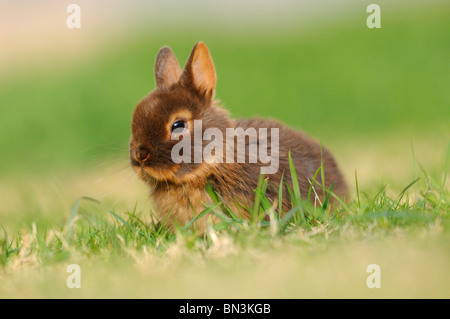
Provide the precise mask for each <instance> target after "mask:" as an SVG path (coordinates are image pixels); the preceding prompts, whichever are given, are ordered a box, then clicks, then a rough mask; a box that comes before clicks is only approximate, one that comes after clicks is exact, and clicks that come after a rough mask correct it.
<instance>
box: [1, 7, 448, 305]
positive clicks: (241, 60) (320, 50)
mask: <svg viewBox="0 0 450 319" xmlns="http://www.w3.org/2000/svg"><path fill="white" fill-rule="evenodd" d="M72 2H73V1H61V0H41V1H39V2H36V1H30V0H18V1H4V0H0V112H1V116H0V226H1V228H2V230H1V232H0V234H1V236H3V237H1V238H0V239H2V238H4V237H5V236H7V235H8V236H9V237H8V238H7V239H8V240H11V241H17V242H18V246H19V247H21V248H22V249H21V250H20V254H18V257H17V258H11V260H12V261H11V262H10V263H9V264H8V268H5V269H7V270H6V271H2V272H0V283H1V284H0V296H6V297H9V298H10V297H11V296H12V297H14V296H19V297H27V296H32V297H33V296H38V297H42V296H59V297H60V296H63V297H64V296H65V297H73V296H80V295H77V293H76V292H74V291H73V290H69V289H66V287H65V286H64V285H63V283H64V282H65V278H66V276H67V273H66V272H65V267H62V266H61V264H49V265H47V268H46V267H40V266H42V264H43V262H42V261H45V260H46V258H47V257H46V256H47V253H48V252H47V251H45V250H44V251H43V252H40V251H38V252H35V251H33V250H32V248H30V247H28V246H27V245H29V243H30V241H32V239H33V238H34V239H36V238H37V237H38V236H37V235H36V234H40V233H42V232H44V233H45V234H50V235H48V237H47V240H48V241H50V239H48V238H49V237H51V236H53V235H54V233H53V231H54V230H55V234H56V233H57V232H58V231H59V230H62V229H63V228H64V225H65V224H66V223H67V220H68V217H69V215H70V212H71V210H72V207H73V206H74V203H75V202H76V201H77V199H79V198H80V197H81V196H89V197H93V198H95V199H98V200H99V201H100V203H101V205H97V204H92V203H88V202H83V204H82V205H81V208H80V211H83V212H87V211H89V212H91V213H92V214H91V215H95V213H96V212H98V214H99V216H101V217H102V218H103V217H105V216H106V217H108V216H109V215H108V212H109V211H111V210H113V211H115V212H117V213H118V214H119V215H121V216H126V213H127V212H131V211H134V210H135V211H136V212H137V214H138V215H139V216H141V217H142V219H143V220H144V221H145V222H148V221H149V219H150V217H149V215H150V214H149V211H150V207H149V206H150V204H149V201H148V193H147V192H148V189H147V187H146V186H145V185H144V184H143V183H140V182H139V181H138V178H137V177H136V176H135V174H134V172H133V171H132V170H131V169H130V167H129V163H128V141H129V138H130V121H131V115H132V112H133V109H134V107H135V105H136V103H137V102H138V101H139V100H140V99H141V98H142V97H143V96H145V95H146V94H148V92H150V91H151V90H152V89H153V88H154V75H153V64H154V61H155V58H156V55H157V53H158V50H159V49H160V48H161V47H163V46H165V45H168V46H170V47H171V48H172V49H173V51H174V52H175V54H176V55H177V57H178V59H179V61H180V64H182V65H184V63H185V61H186V59H187V57H188V56H189V53H190V51H191V49H192V47H193V46H194V44H195V43H196V42H198V41H200V40H201V41H204V42H205V43H206V44H207V45H208V47H209V49H210V52H211V54H212V57H213V60H214V63H215V67H216V71H217V74H218V81H217V91H216V97H217V98H218V99H219V100H221V101H222V105H223V106H224V107H225V108H227V109H228V110H229V111H230V112H231V114H232V116H234V117H250V116H261V117H274V118H278V119H280V120H282V121H284V122H285V123H287V124H288V125H290V126H292V127H295V128H298V129H301V130H303V131H305V132H306V133H308V134H309V135H311V136H313V137H314V138H316V139H318V140H321V141H323V143H324V145H326V146H327V147H328V148H329V149H330V150H331V151H332V152H333V153H334V154H335V156H336V158H337V161H338V163H339V165H340V166H341V168H342V170H343V172H344V174H345V176H346V178H347V180H348V182H349V184H350V187H351V189H352V192H353V193H355V191H354V189H355V185H354V184H355V182H354V174H355V171H356V172H357V173H358V181H359V185H360V187H361V190H362V191H366V190H367V189H369V191H368V192H367V193H368V194H369V196H368V197H370V198H371V197H373V196H372V195H374V194H377V192H378V191H379V189H380V184H382V185H386V184H388V187H387V192H389V193H390V194H393V196H392V198H397V196H398V194H399V193H400V192H401V190H402V189H404V188H405V186H406V185H408V184H409V183H410V182H411V181H413V180H414V179H415V177H417V176H418V175H419V173H418V171H419V170H420V168H419V165H418V164H421V165H422V167H423V168H424V169H425V170H426V171H427V172H428V173H429V174H430V175H429V176H432V177H433V178H435V180H436V181H438V182H441V181H442V180H443V176H444V172H445V159H446V152H447V148H448V145H449V137H450V128H449V127H450V126H449V123H450V107H449V106H450V93H449V89H448V87H449V83H450V78H449V76H450V60H449V51H450V41H449V34H450V23H449V19H448V17H449V14H450V4H449V1H439V0H434V1H406V0H405V1H403V0H397V1H388V0H381V1H377V2H376V3H377V4H378V5H379V6H380V8H381V29H369V28H368V27H367V25H366V19H367V17H368V16H369V13H367V12H366V8H367V6H368V5H369V4H370V3H372V1H361V0H345V1H336V0H323V1H316V0H302V1H295V0H280V1H256V0H249V1H238V0H228V1H206V0H195V1H180V0H171V1H144V0H130V1H119V0H109V1H106V0H103V1H100V0H99V1H91V0H77V1H76V3H77V4H79V6H80V8H81V28H80V29H69V28H67V26H66V19H67V17H68V16H69V13H67V12H66V8H67V6H68V5H69V4H70V3H72ZM416 161H417V162H416ZM447 164H448V163H447ZM380 182H381V183H380ZM420 183H421V185H424V186H420V187H421V188H414V187H416V186H417V185H414V187H413V188H411V192H416V195H417V192H419V190H426V189H428V190H430V185H429V184H428V183H430V180H429V179H424V178H423V179H422V180H421V181H420ZM447 185H448V183H447ZM383 189H384V188H383ZM433 189H435V188H431V192H432V191H433ZM447 189H448V186H447ZM371 191H373V192H371ZM363 195H366V194H364V192H362V193H361V196H363ZM374 196H375V195H374ZM411 200H413V197H411ZM89 205H91V206H89ZM93 207H94V208H93ZM89 216H90V215H89ZM106 217H105V218H106ZM88 221H89V219H88ZM385 223H387V221H385ZM94 224H95V223H94ZM373 225H375V222H374V224H373ZM373 225H372V224H370V225H367V229H372V227H374V226H373ZM384 226H386V225H384ZM384 226H383V223H381V226H380V227H381V229H383V227H384ZM411 226H412V225H411ZM444 226H445V225H444ZM444 226H442V224H441V221H440V219H439V218H437V219H436V222H435V223H434V224H430V225H428V224H427V225H426V226H423V225H422V224H420V227H422V228H420V227H419V228H418V230H417V232H416V233H414V236H412V237H414V238H415V240H414V241H412V242H411V240H410V237H402V236H403V235H402V232H401V231H400V233H399V234H397V228H396V226H395V225H392V227H393V228H395V229H393V233H394V235H392V238H391V237H389V239H388V240H387V241H379V240H378V239H377V237H373V234H372V233H370V231H369V233H368V234H366V233H365V229H364V231H363V232H362V233H363V234H360V235H358V234H354V233H352V230H351V229H349V230H348V231H347V230H346V231H342V238H341V240H339V241H337V242H335V243H333V244H329V243H328V242H327V244H326V245H325V244H324V242H323V241H321V240H320V239H319V240H317V241H314V240H312V241H310V237H308V236H310V235H308V234H303V233H302V232H298V233H294V234H293V235H292V236H291V238H290V240H292V241H291V244H288V245H287V246H284V245H285V244H286V241H283V242H282V245H281V246H284V249H280V250H279V249H278V248H280V247H278V246H276V247H277V248H276V249H271V250H269V252H266V253H262V252H261V251H259V248H260V247H263V246H265V244H266V242H265V241H263V242H262V243H261V244H260V246H258V245H259V244H257V247H258V249H257V252H256V253H255V249H253V248H252V247H253V246H252V245H253V244H254V243H253V244H252V242H251V241H250V244H249V247H247V248H246V246H245V245H244V246H243V248H242V247H241V250H242V251H243V252H244V254H242V253H241V255H240V256H241V257H237V258H235V259H232V258H231V259H226V258H225V259H222V257H220V256H222V253H223V254H224V255H227V254H228V253H229V254H230V255H231V256H234V253H235V252H234V251H228V252H227V247H228V248H229V246H227V245H228V244H229V242H228V241H227V240H229V238H228V237H227V236H224V237H223V238H222V237H221V241H219V244H218V249H217V255H218V256H219V257H212V267H211V261H210V260H209V263H205V265H203V263H202V262H203V261H204V259H202V258H200V259H199V258H198V255H197V254H196V253H195V254H193V255H192V262H191V260H190V259H189V257H187V261H183V262H180V259H183V258H184V255H183V243H182V239H181V240H180V241H177V243H174V244H173V245H172V246H170V249H168V250H167V252H166V253H164V254H161V255H159V254H158V252H154V251H153V250H150V251H149V253H148V255H147V251H146V250H145V251H144V254H143V256H144V257H143V258H137V259H136V260H134V259H133V262H130V261H129V259H127V258H123V257H124V256H123V254H125V252H126V254H130V258H135V257H136V256H135V255H134V254H135V253H136V252H137V249H134V248H131V249H129V248H130V247H126V249H125V248H124V249H123V252H122V250H120V252H121V253H120V254H119V255H117V256H116V257H118V258H116V259H115V262H116V263H111V261H110V259H108V258H109V257H108V256H109V254H110V253H111V252H110V251H109V250H106V251H104V252H97V251H87V252H85V254H86V256H83V257H80V255H79V254H77V253H76V252H74V253H73V255H72V256H71V258H69V257H67V256H66V257H64V258H68V259H66V260H65V261H70V262H78V263H82V264H83V267H86V268H83V271H85V270H84V269H86V272H84V273H83V276H85V275H84V274H86V278H87V280H85V281H84V282H83V285H84V283H86V287H87V288H88V289H84V290H82V292H81V296H93V297H98V296H99V295H100V296H101V295H102V294H103V295H104V294H105V293H106V294H107V295H109V296H127V297H129V296H150V297H153V296H157V297H167V296H168V297H174V296H178V297H186V296H189V297H191V298H192V297H196V296H200V297H204V296H205V292H206V294H207V297H211V296H213V297H214V296H216V297H217V296H219V297H223V296H227V297H229V296H236V297H248V296H253V297H255V294H256V296H262V297H272V298H273V297H292V296H294V297H298V296H301V297H309V298H314V297H323V296H327V297H330V296H331V297H333V296H337V297H346V296H352V297H355V296H356V297H357V298H359V297H361V296H368V297H374V296H375V297H376V296H384V297H386V296H387V297H391V296H393V297H399V296H420V297H423V296H425V297H426V296H431V297H433V296H437V297H442V296H447V295H448V288H447V287H448V286H449V285H448V284H446V283H447V282H448V276H446V274H447V273H448V271H447V269H448V264H449V258H448V253H447V254H446V252H447V251H448V247H447V246H448V236H447V235H446V234H447V233H448V231H447V232H444V235H443V237H438V235H437V234H441V233H442V229H445V230H446V229H448V227H447V226H445V227H444ZM36 227H37V228H36ZM89 227H91V225H90V224H89V225H88V228H89ZM344 228H345V227H344ZM409 228H410V227H405V229H409ZM411 228H413V229H414V227H411ZM36 229H37V230H38V231H36ZM89 229H90V228H89ZM107 229H108V230H109V229H110V228H109V227H108V228H107ZM376 229H378V228H376ZM47 230H48V232H47ZM327 231H328V230H327ZM331 232H332V230H331ZM375 233H376V232H375ZM18 234H22V235H18ZM302 234H303V235H302ZM382 234H384V233H383V232H382ZM395 234H397V235H395ZM427 234H428V235H427ZM430 234H431V235H430ZM225 235H226V234H225ZM435 235H436V238H437V241H432V240H430V238H434V237H433V236H435ZM55 236H56V235H55ZM296 236H297V237H296ZM304 236H305V237H304ZM311 236H313V235H311ZM327 236H328V235H327ZM336 236H338V235H336ZM355 236H356V238H357V239H359V238H360V237H361V238H363V239H362V240H361V242H360V243H357V244H356V245H352V244H349V242H350V241H351V240H354V239H355ZM358 236H360V237H358ZM30 238H31V239H30ZM43 238H44V237H43ZM424 238H425V239H427V240H425V241H424ZM119 239H120V238H119ZM399 239H400V240H399ZM8 240H4V241H3V245H4V247H6V246H7V244H8ZM36 240H37V239H36ZM222 240H224V242H222ZM245 242H247V241H245ZM287 242H288V243H289V242H290V241H289V240H287ZM0 243H1V242H0ZM5 243H6V244H5ZM325 246H326V247H328V248H324V247H325ZM2 247H3V246H0V248H2ZM269 247H271V246H270V245H269ZM386 247H389V249H386ZM7 248H8V247H6V248H4V249H5V251H8V249H7ZM231 248H233V246H231ZM2 249H3V248H2ZM327 249H328V250H327ZM247 250H248V252H249V253H248V254H247ZM96 254H98V255H96ZM258 254H259V255H261V254H262V256H263V258H261V256H259V257H258V256H257V255H258ZM0 255H1V254H0ZM112 255H113V256H115V255H114V254H112ZM242 255H244V257H242ZM253 255H255V256H256V257H255V256H253ZM77 256H78V257H77ZM127 256H128V255H127ZM180 256H181V257H180ZM248 256H250V257H251V258H250V257H248ZM13 257H16V255H14V256H13ZM141 257H142V256H141ZM77 258H80V260H77ZM208 258H209V257H208V256H207V257H206V259H208ZM239 258H241V259H239ZM254 258H256V259H255V260H256V261H255V260H254ZM258 258H259V259H258ZM50 259H51V258H50ZM55 259H56V258H55ZM111 259H114V258H111ZM16 261H17V262H16ZM65 261H64V262H65ZM105 261H106V262H105ZM373 262H380V264H381V265H382V266H383V267H386V268H383V269H386V272H384V273H383V276H385V277H383V278H386V280H385V279H383V280H385V281H383V287H385V290H380V291H378V292H373V291H369V290H367V289H366V286H364V282H365V276H366V275H367V274H366V273H365V272H364V271H365V267H366V265H367V264H369V263H373ZM383 262H384V264H383ZM61 263H62V261H61ZM117 263H119V264H120V265H121V266H120V267H116V266H117ZM230 265H231V266H232V267H230V268H231V270H228V271H226V272H225V273H223V274H222V269H226V268H227V267H228V266H230ZM299 269H302V271H299ZM337 269H341V270H342V272H340V271H339V272H336V270H337ZM424 269H425V270H426V271H424ZM0 270H1V269H0ZM10 270H11V271H10ZM344 270H345V271H344ZM9 271H10V272H9ZM383 271H384V270H383ZM168 272H169V273H168ZM361 272H362V273H361ZM294 273H295V274H296V275H295V276H292V274H294ZM126 274H128V275H126ZM232 274H236V276H232ZM268 274H269V275H268ZM354 276H357V277H358V278H357V279H358V280H356V281H355V280H353V281H351V280H350V279H352V278H353V279H354ZM230 278H231V279H230ZM349 280H350V281H349ZM230 283H231V284H230ZM360 283H361V285H362V286H361V285H360ZM416 284H417V285H416ZM208 285H212V286H208ZM192 287H196V289H192ZM221 287H223V289H222V288H221ZM236 287H241V288H240V289H237V288H236ZM242 287H244V288H243V289H242ZM255 287H257V288H256V289H255ZM259 287H260V288H259ZM286 287H289V289H286ZM349 287H350V288H349ZM219 288H220V289H219ZM327 289H328V290H327ZM83 294H84V295H83ZM427 294H429V295H427Z"/></svg>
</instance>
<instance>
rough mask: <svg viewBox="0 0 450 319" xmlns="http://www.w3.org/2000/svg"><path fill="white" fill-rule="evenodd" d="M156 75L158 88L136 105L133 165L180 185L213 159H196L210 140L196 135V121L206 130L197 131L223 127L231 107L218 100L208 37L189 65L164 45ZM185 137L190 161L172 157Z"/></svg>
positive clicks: (149, 176) (150, 177) (151, 178)
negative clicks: (221, 104) (181, 64)
mask: <svg viewBox="0 0 450 319" xmlns="http://www.w3.org/2000/svg"><path fill="white" fill-rule="evenodd" d="M155 79H156V89H155V90H154V91H153V92H151V93H150V94H149V95H148V96H146V97H145V98H143V99H142V100H141V101H140V102H139V103H138V104H137V106H136V109H135V110H134V114H133V119H132V125H131V130H132V137H131V142H130V160H131V166H132V167H133V169H134V170H135V171H136V173H137V174H138V176H139V177H140V178H141V179H143V180H144V181H146V182H148V183H152V182H155V181H164V182H171V183H175V184H181V183H185V182H187V181H195V180H197V179H199V178H202V179H204V178H205V177H206V176H207V175H208V170H209V169H210V168H211V164H210V163H205V162H204V161H201V162H199V161H196V160H195V159H194V154H195V152H196V150H197V151H198V144H199V143H200V144H202V145H201V147H203V146H204V145H203V143H205V142H204V141H203V139H201V137H200V139H201V140H200V139H198V138H194V121H195V122H196V124H197V123H199V122H198V120H201V131H200V132H198V131H197V129H198V128H197V129H196V132H195V134H198V133H200V134H202V133H203V132H204V131H205V130H206V129H207V128H211V127H214V128H218V129H220V130H222V131H224V130H225V128H226V127H230V126H231V120H230V119H229V117H228V114H227V112H226V111H224V110H223V109H222V108H221V107H219V106H217V105H216V102H215V101H214V91H215V87H216V72H215V69H214V64H213V61H212V58H211V56H210V54H209V50H208V48H207V46H206V45H205V44H204V43H203V42H199V43H197V44H196V45H195V46H194V48H193V50H192V52H191V55H190V57H189V59H188V61H187V63H186V65H185V68H184V70H181V68H180V66H179V64H178V61H177V59H176V57H175V55H174V53H173V52H172V50H171V49H170V48H168V47H164V48H162V49H161V50H160V51H159V53H158V56H157V58H156V64H155ZM185 138H186V139H187V140H185V142H186V141H188V142H189V144H188V145H189V146H190V149H191V151H190V156H188V157H190V160H189V161H186V160H183V161H181V162H180V161H179V160H177V159H174V158H173V152H172V150H173V148H174V146H175V145H176V144H177V143H179V142H181V141H182V140H183V139H185ZM196 144H197V148H195V145H196ZM184 151H186V148H185V149H184ZM182 152H183V150H181V153H182ZM177 155H178V154H177ZM179 155H183V154H179ZM184 155H186V154H184ZM184 158H185V159H186V156H185V157H184Z"/></svg>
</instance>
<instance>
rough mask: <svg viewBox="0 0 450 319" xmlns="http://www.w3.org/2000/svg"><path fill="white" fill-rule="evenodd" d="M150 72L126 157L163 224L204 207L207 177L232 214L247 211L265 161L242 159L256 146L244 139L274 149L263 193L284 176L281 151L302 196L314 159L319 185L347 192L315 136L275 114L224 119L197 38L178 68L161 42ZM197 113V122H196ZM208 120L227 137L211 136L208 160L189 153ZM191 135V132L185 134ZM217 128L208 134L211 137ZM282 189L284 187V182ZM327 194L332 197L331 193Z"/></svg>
mask: <svg viewBox="0 0 450 319" xmlns="http://www.w3.org/2000/svg"><path fill="white" fill-rule="evenodd" d="M155 77H156V89H155V90H154V91H153V92H151V93H150V94H149V95H148V96H146V97H145V98H143V99H142V101H140V102H139V103H138V104H137V106H136V109H135V111H134V114H133V120H132V125H131V129H132V138H131V142H130V159H131V165H132V167H133V169H134V170H135V172H136V173H137V174H138V176H139V177H140V178H141V179H142V180H143V181H144V182H146V183H147V184H148V185H149V186H150V187H151V198H152V199H153V201H154V205H155V208H156V210H157V212H158V214H159V217H160V218H161V220H163V219H165V220H166V224H168V225H173V224H175V223H178V224H180V225H184V224H186V223H187V222H189V221H190V220H192V219H193V218H194V217H195V216H196V215H198V214H199V213H200V212H201V211H202V210H204V208H205V206H204V204H211V203H212V200H211V198H210V197H209V195H208V193H207V191H206V189H205V188H206V185H207V183H209V185H211V187H212V188H213V190H215V192H216V193H218V194H220V196H221V197H222V199H223V201H224V202H225V203H226V204H227V205H228V206H229V207H230V208H231V209H232V210H233V211H234V213H235V214H237V215H240V216H243V217H249V216H248V215H249V214H248V212H247V211H246V210H245V209H243V208H242V207H247V208H249V207H251V205H252V203H253V202H254V198H255V189H256V187H257V184H258V179H259V176H260V173H261V171H262V170H261V169H262V168H264V167H266V168H267V165H266V164H267V160H266V161H263V160H261V159H260V158H257V160H256V162H255V160H253V161H252V160H250V155H249V154H251V152H250V151H249V150H253V151H254V150H255V149H257V148H253V149H252V144H253V146H261V145H265V146H267V147H268V151H267V154H271V155H275V157H274V160H275V161H276V162H277V163H276V164H277V165H275V166H276V167H275V168H277V169H276V170H275V171H274V172H271V173H270V174H266V177H267V178H268V180H269V183H268V187H267V192H266V195H267V197H268V198H269V199H271V200H274V201H275V200H276V199H277V198H278V189H279V183H280V181H281V178H282V175H283V174H284V180H286V181H287V182H288V183H289V184H291V174H290V169H289V160H288V154H289V151H290V152H291V156H292V159H293V163H294V165H295V168H296V172H297V175H298V181H299V185H300V190H301V195H302V197H303V198H305V197H306V196H307V193H308V190H309V189H310V185H311V181H312V180H313V176H314V174H315V172H316V171H317V169H318V168H319V167H320V165H321V161H323V166H324V176H325V183H324V185H325V186H326V188H327V189H329V188H330V187H331V186H332V185H333V192H334V193H335V194H336V195H338V196H339V197H341V198H345V197H346V196H347V186H346V183H345V181H344V178H343V176H342V174H341V172H340V171H339V169H338V167H337V165H336V162H335V161H334V159H333V156H332V155H331V153H330V152H329V151H328V150H326V149H325V148H321V146H320V144H318V143H317V142H315V141H314V140H312V139H311V138H309V137H307V136H306V135H304V134H303V133H301V132H298V131H295V130H293V129H291V128H289V127H286V126H285V125H283V124H281V123H280V122H278V121H275V120H267V119H258V118H254V119H248V120H234V119H231V118H230V117H229V115H228V113H227V112H226V111H225V110H224V109H222V108H221V107H220V106H218V105H217V104H218V103H217V102H216V101H215V100H214V91H215V87H216V72H215V69H214V64H213V61H212V59H211V56H210V54H209V51H208V48H207V46H206V45H205V44H204V43H203V42H199V43H197V44H196V45H195V46H194V48H193V50H192V52H191V55H190V57H189V59H188V61H187V63H186V65H185V68H184V70H181V68H180V66H179V64H178V61H177V59H176V57H175V55H174V54H173V52H172V50H171V49H170V48H168V47H164V48H162V49H161V50H160V52H159V54H158V57H157V58H156V64H155ZM199 121H201V128H200V130H198V127H197V126H196V124H197V123H199ZM211 128H214V129H216V133H222V134H223V136H226V139H225V141H228V142H229V141H232V143H231V144H227V145H226V146H222V147H221V146H220V143H219V144H217V147H216V148H215V149H214V152H212V153H211V154H212V159H213V160H211V158H208V160H205V159H203V160H201V161H199V160H196V159H195V157H196V156H197V155H198V153H199V150H200V153H201V152H202V151H203V150H205V148H206V147H207V146H208V143H210V142H208V141H209V140H208V139H196V137H195V134H196V133H197V132H200V133H202V134H204V133H205V132H206V131H207V130H208V129H211ZM261 128H263V129H267V132H268V133H267V135H264V136H263V134H262V133H261V131H260V129H261ZM230 129H231V130H233V129H234V130H238V129H240V131H238V132H240V133H238V134H236V136H238V137H236V138H235V136H231V137H229V136H228V135H227V134H226V133H227V132H228V130H230ZM248 129H254V131H253V132H255V131H256V132H257V139H256V142H255V140H253V142H252V141H251V139H250V136H245V132H250V131H248ZM196 130H197V131H196ZM243 131H244V132H243ZM274 132H275V133H276V135H277V136H276V138H275V135H274ZM243 134H244V136H243V139H242V140H241V144H242V141H243V148H241V150H242V149H244V150H247V151H248V152H245V156H244V158H242V157H241V158H240V160H239V155H238V154H236V153H237V152H238V150H239V145H238V140H239V135H241V137H242V135H243ZM192 135H193V136H194V138H193V139H191V138H190V137H191V136H192ZM217 136H218V135H217ZM217 136H215V137H216V138H215V140H214V141H215V142H216V140H218V137H217ZM185 138H186V140H185ZM182 141H185V142H187V144H186V145H187V146H188V147H187V148H184V149H183V150H182V151H181V152H179V155H180V156H183V158H184V159H188V160H184V161H179V160H174V158H173V150H174V148H175V147H176V145H178V146H177V147H178V148H179V144H178V143H181V142H182ZM276 141H278V145H275V147H274V145H273V144H272V142H276ZM218 142H220V140H218ZM225 144H226V143H225ZM214 145H216V144H214ZM230 145H231V146H232V151H233V152H234V153H233V154H232V156H231V157H232V158H228V157H227V159H226V160H223V159H221V157H220V156H222V157H223V155H224V154H228V152H229V150H230ZM241 146H242V145H241ZM263 162H264V163H263ZM320 176H321V174H318V176H317V178H316V181H317V185H322V181H321V178H320ZM283 183H284V182H283ZM284 184H285V183H284ZM291 187H292V184H291ZM315 189H316V193H317V196H318V198H319V199H320V200H321V201H323V198H322V197H323V196H322V194H323V191H322V189H321V188H320V187H316V188H315ZM283 194H286V195H287V194H288V191H287V189H286V186H284V192H283ZM315 196H316V195H315ZM315 196H311V197H312V198H315ZM331 201H332V202H333V198H332V199H331ZM290 204H291V201H290V198H289V196H284V199H283V203H282V205H283V211H285V212H286V211H287V210H288V209H289V206H290ZM213 219H214V218H213ZM207 221H208V218H207V216H205V217H202V218H200V219H199V220H198V221H197V222H196V226H197V227H198V229H200V230H203V231H204V230H205V226H206V224H207Z"/></svg>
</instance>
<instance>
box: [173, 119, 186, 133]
mask: <svg viewBox="0 0 450 319" xmlns="http://www.w3.org/2000/svg"><path fill="white" fill-rule="evenodd" d="M186 126H187V125H186V122H185V121H183V120H177V121H175V123H173V125H172V133H181V132H183V131H184V129H185V128H186Z"/></svg>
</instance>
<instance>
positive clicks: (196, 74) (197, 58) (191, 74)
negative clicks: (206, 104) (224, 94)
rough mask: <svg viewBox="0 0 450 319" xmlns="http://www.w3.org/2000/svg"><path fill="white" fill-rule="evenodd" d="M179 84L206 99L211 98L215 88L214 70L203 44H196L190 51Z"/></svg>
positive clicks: (206, 48)
mask: <svg viewBox="0 0 450 319" xmlns="http://www.w3.org/2000/svg"><path fill="white" fill-rule="evenodd" d="M180 82H181V84H182V85H185V86H187V87H189V88H192V89H194V90H195V91H197V93H199V94H200V95H202V96H204V97H206V98H208V99H212V98H213V96H214V90H215V88H216V70H215V69H214V63H213V61H212V58H211V55H210V54H209V50H208V47H207V46H206V44H204V43H203V42H199V43H197V44H196V45H195V46H194V48H193V49H192V52H191V55H190V57H189V59H188V61H187V63H186V66H185V67H184V71H183V74H182V75H181V78H180Z"/></svg>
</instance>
